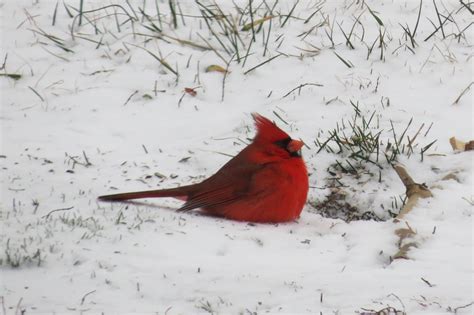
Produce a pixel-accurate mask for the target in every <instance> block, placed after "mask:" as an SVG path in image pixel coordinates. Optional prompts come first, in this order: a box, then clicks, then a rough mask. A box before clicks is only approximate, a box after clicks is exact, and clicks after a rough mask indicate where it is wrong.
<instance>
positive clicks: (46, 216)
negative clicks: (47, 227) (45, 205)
mask: <svg viewBox="0 0 474 315" xmlns="http://www.w3.org/2000/svg"><path fill="white" fill-rule="evenodd" d="M72 208H74V206H72V207H69V208H60V209H54V210H51V211H50V212H49V213H48V214H46V215H44V216H42V217H41V218H46V219H47V218H49V216H50V215H51V214H52V213H53V212H58V211H67V210H71V209H72Z"/></svg>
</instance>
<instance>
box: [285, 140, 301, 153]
mask: <svg viewBox="0 0 474 315" xmlns="http://www.w3.org/2000/svg"><path fill="white" fill-rule="evenodd" d="M303 145H304V143H303V141H300V140H291V141H290V143H288V146H287V147H286V149H287V150H288V151H289V152H290V153H291V154H292V155H293V154H294V155H295V156H301V148H302V147H303Z"/></svg>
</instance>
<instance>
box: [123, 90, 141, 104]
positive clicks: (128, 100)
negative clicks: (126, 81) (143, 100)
mask: <svg viewBox="0 0 474 315" xmlns="http://www.w3.org/2000/svg"><path fill="white" fill-rule="evenodd" d="M137 93H138V90H136V91H135V92H133V93H132V94H130V96H129V97H128V98H127V100H126V101H125V103H124V104H123V106H125V105H127V104H128V102H130V99H131V98H132V97H133V96H134V95H135V94H137Z"/></svg>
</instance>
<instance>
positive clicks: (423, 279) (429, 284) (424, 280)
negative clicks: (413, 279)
mask: <svg viewBox="0 0 474 315" xmlns="http://www.w3.org/2000/svg"><path fill="white" fill-rule="evenodd" d="M421 280H422V281H423V282H424V283H426V284H427V285H428V286H429V287H430V288H432V287H434V286H435V285H434V284H431V283H430V282H429V281H428V280H426V279H425V278H423V277H421Z"/></svg>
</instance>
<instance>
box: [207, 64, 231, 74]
mask: <svg viewBox="0 0 474 315" xmlns="http://www.w3.org/2000/svg"><path fill="white" fill-rule="evenodd" d="M205 71H206V72H220V73H226V72H227V70H226V69H224V68H223V67H221V66H219V65H210V66H208V67H207V68H206V70H205Z"/></svg>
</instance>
